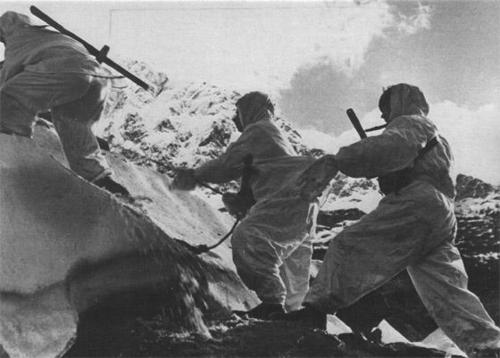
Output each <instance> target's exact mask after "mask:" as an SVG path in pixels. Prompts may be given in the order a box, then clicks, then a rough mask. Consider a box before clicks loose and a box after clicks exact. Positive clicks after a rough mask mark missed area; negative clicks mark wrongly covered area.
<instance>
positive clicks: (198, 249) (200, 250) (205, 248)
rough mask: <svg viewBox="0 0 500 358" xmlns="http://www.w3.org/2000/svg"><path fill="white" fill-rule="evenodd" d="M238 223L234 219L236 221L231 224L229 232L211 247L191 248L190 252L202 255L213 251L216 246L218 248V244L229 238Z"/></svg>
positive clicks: (237, 220) (238, 220) (199, 246)
mask: <svg viewBox="0 0 500 358" xmlns="http://www.w3.org/2000/svg"><path fill="white" fill-rule="evenodd" d="M239 223H240V219H239V218H238V219H236V221H235V222H234V224H233V227H232V228H231V230H229V232H228V233H227V234H226V235H224V236H223V237H222V239H220V240H219V241H217V242H216V243H215V244H213V245H211V246H207V245H198V246H196V247H193V248H192V251H194V252H195V253H196V254H197V255H199V254H202V253H204V252H207V251H210V250H213V249H215V248H216V247H217V246H219V245H220V244H222V243H223V242H224V241H226V240H227V238H228V237H229V236H231V235H232V234H233V232H234V229H236V226H237V225H238V224H239Z"/></svg>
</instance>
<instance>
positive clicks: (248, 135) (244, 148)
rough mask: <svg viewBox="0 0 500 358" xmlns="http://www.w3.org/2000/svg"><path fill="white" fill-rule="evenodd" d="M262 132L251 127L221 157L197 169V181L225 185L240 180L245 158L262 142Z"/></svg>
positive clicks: (255, 127)
mask: <svg viewBox="0 0 500 358" xmlns="http://www.w3.org/2000/svg"><path fill="white" fill-rule="evenodd" d="M260 132H261V131H260V129H259V127H257V126H251V127H249V128H248V129H247V130H245V131H244V132H243V133H242V134H241V136H240V137H239V138H238V140H237V141H236V142H234V143H233V144H231V145H229V147H227V149H226V151H225V152H224V153H223V154H222V155H221V156H219V157H218V158H216V159H213V160H211V161H209V162H207V163H205V164H203V165H201V166H200V167H199V168H197V169H195V177H196V179H197V180H198V181H200V182H209V183H225V182H228V181H230V180H234V179H238V178H239V177H240V176H241V170H242V168H243V158H244V157H245V156H246V155H247V154H249V153H252V154H253V152H254V151H255V148H258V146H259V142H261V140H260V139H261V134H262V133H260Z"/></svg>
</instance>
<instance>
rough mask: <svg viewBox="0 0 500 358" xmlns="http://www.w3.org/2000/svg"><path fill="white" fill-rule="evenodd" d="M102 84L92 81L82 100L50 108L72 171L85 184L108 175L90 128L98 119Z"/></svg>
mask: <svg viewBox="0 0 500 358" xmlns="http://www.w3.org/2000/svg"><path fill="white" fill-rule="evenodd" d="M105 86H106V85H105V83H102V82H101V80H99V79H92V80H91V83H90V86H89V88H88V90H87V92H86V93H85V94H84V96H83V97H82V98H79V99H78V100H76V101H72V102H69V103H66V104H63V105H60V106H56V107H54V108H53V109H52V117H53V122H54V126H55V128H56V130H57V133H58V134H59V139H60V140H61V143H62V146H63V149H64V152H65V154H66V158H67V159H68V163H69V165H70V167H71V169H72V170H73V171H75V172H76V173H77V174H79V175H80V176H82V177H83V178H85V179H87V180H89V181H95V180H97V179H100V178H102V177H104V176H106V175H110V174H111V169H110V167H109V165H108V163H107V161H106V158H105V157H104V155H103V154H102V153H101V150H100V148H99V143H98V142H97V138H96V137H95V135H94V133H93V132H92V125H93V124H94V123H95V122H96V121H97V120H99V118H100V117H101V114H102V111H103V108H104V100H105V95H104V91H105Z"/></svg>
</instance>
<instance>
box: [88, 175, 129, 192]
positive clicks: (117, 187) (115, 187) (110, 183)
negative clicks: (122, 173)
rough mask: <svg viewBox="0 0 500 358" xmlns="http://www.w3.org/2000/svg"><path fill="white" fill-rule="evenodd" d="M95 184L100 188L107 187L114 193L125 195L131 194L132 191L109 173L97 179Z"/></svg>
mask: <svg viewBox="0 0 500 358" xmlns="http://www.w3.org/2000/svg"><path fill="white" fill-rule="evenodd" d="M94 184H95V185H97V186H98V187H100V188H103V189H106V190H107V191H109V192H110V193H112V194H121V195H124V196H130V193H129V191H128V190H127V188H125V187H124V186H123V185H121V184H119V183H117V182H116V181H114V180H113V179H112V178H111V177H110V176H109V175H107V176H105V177H103V178H101V179H98V180H96V181H95V182H94Z"/></svg>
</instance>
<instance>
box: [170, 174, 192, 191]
mask: <svg viewBox="0 0 500 358" xmlns="http://www.w3.org/2000/svg"><path fill="white" fill-rule="evenodd" d="M170 187H171V188H172V189H177V190H193V189H194V188H195V187H196V178H195V175H194V169H177V172H176V174H175V178H174V181H173V182H172V184H171V186H170Z"/></svg>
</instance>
